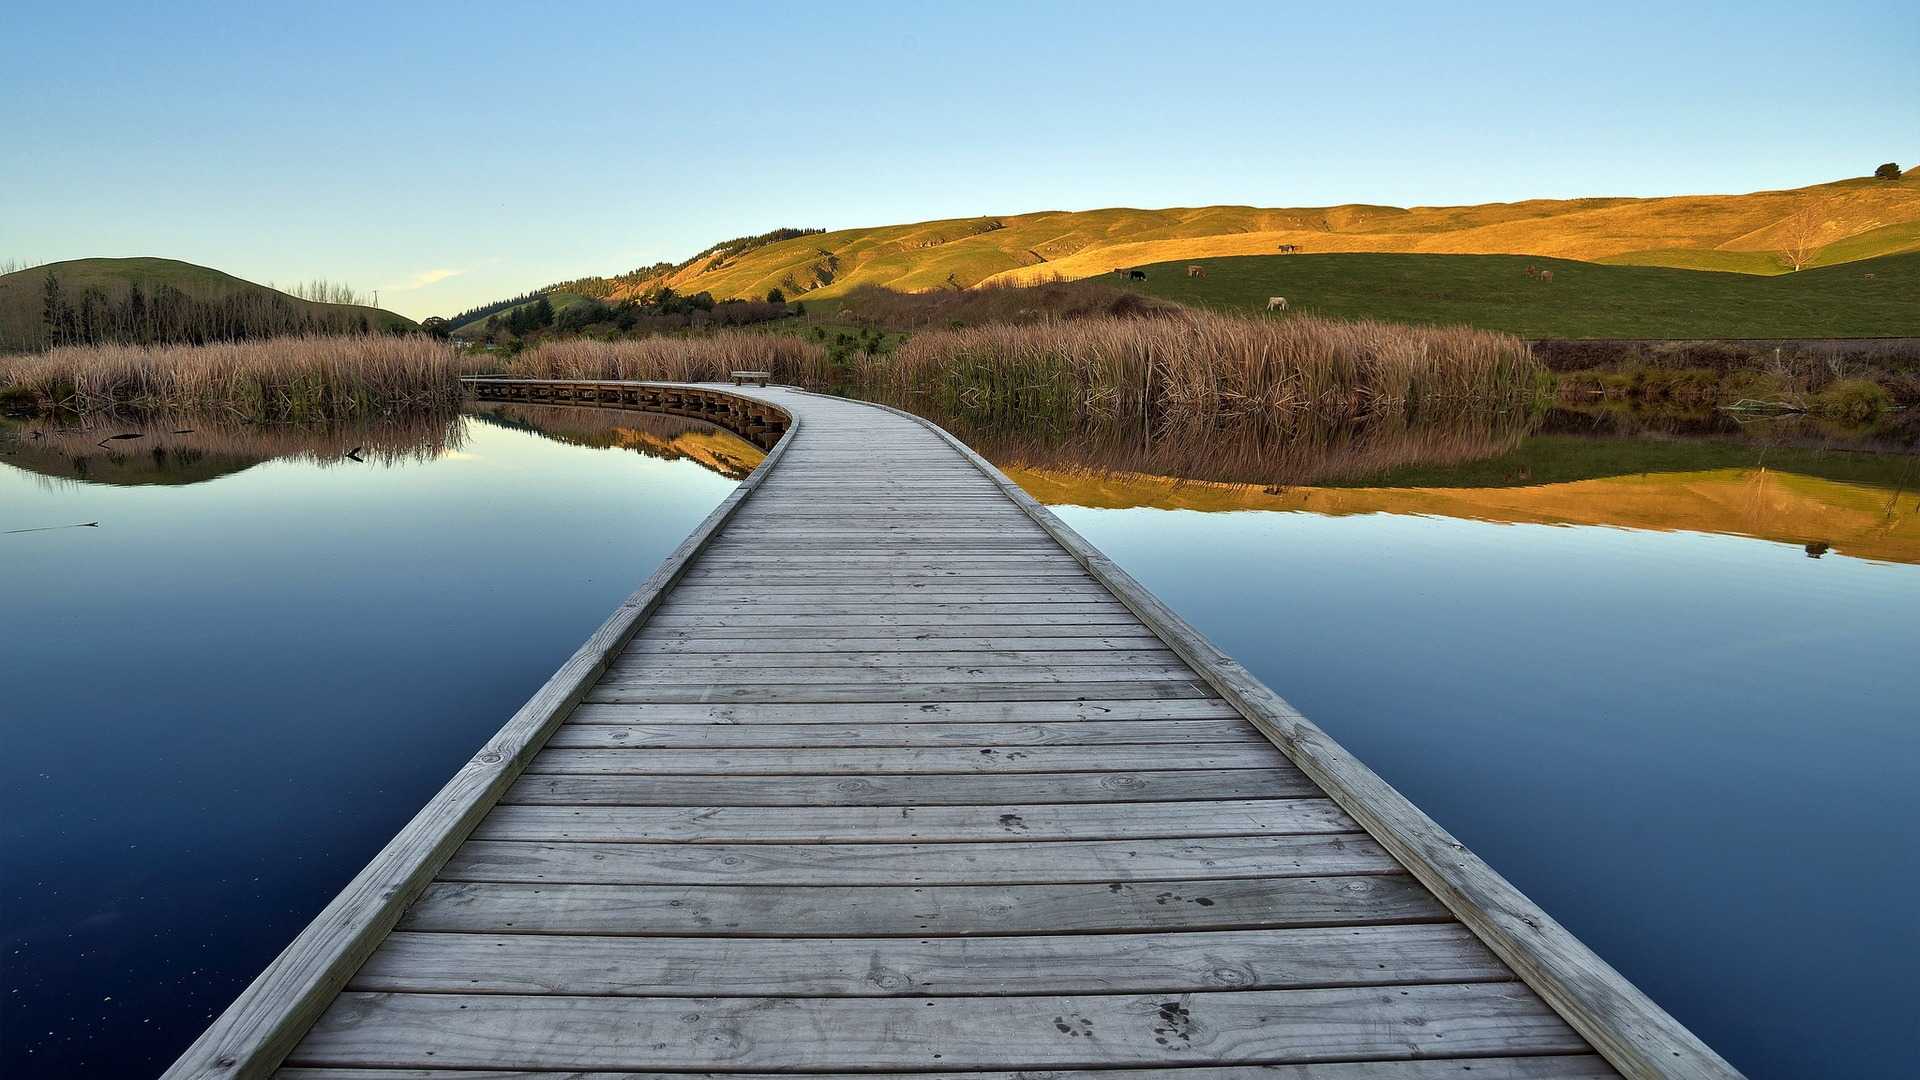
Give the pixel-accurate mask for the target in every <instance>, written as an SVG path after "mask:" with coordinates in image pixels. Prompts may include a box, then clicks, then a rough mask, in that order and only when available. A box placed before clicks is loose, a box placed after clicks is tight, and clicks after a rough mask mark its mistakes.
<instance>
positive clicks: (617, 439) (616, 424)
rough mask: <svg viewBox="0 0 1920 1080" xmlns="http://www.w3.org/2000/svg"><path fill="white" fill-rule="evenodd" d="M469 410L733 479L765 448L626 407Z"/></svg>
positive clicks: (481, 406) (480, 406) (695, 423)
mask: <svg viewBox="0 0 1920 1080" xmlns="http://www.w3.org/2000/svg"><path fill="white" fill-rule="evenodd" d="M469 412H470V413H471V415H472V416H473V417H474V418H475V419H478V420H482V421H484V422H486V423H490V424H498V425H500V426H502V427H511V428H517V429H520V430H522V431H532V432H535V433H537V434H540V435H544V436H546V437H547V438H549V439H553V440H554V441H556V442H563V443H568V444H570V445H573V446H590V447H597V448H600V449H621V450H633V451H637V452H638V453H642V454H645V455H646V456H648V457H655V458H662V459H664V460H667V461H691V462H693V463H694V464H696V465H699V466H700V467H702V468H704V469H707V470H709V471H711V472H716V473H719V474H720V475H721V476H725V477H728V478H730V479H734V480H741V479H745V478H746V475H747V474H748V473H750V472H752V471H753V470H754V468H755V467H756V466H758V465H759V464H760V462H761V461H763V460H765V459H766V456H767V455H766V451H764V450H761V449H760V448H759V447H757V446H755V445H753V444H752V443H750V442H748V441H746V440H745V439H742V438H741V437H740V436H738V435H735V434H734V433H732V432H730V431H726V430H724V429H722V428H717V427H714V426H713V425H712V424H709V423H705V422H703V421H700V420H691V419H686V418H684V417H678V416H665V415H662V414H659V413H648V412H639V411H636V410H632V409H596V408H591V407H589V406H583V405H523V404H518V403H514V404H493V403H489V402H481V403H476V404H473V405H471V406H469Z"/></svg>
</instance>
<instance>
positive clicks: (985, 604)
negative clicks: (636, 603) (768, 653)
mask: <svg viewBox="0 0 1920 1080" xmlns="http://www.w3.org/2000/svg"><path fill="white" fill-rule="evenodd" d="M660 614H661V615H663V616H666V617H669V618H672V617H675V616H686V615H749V616H752V617H754V618H758V617H760V616H762V615H806V616H809V617H816V616H821V615H896V616H899V615H910V616H936V617H939V618H942V619H944V620H946V621H948V622H953V621H970V620H972V619H973V618H974V617H975V616H981V615H986V616H995V617H998V616H1003V615H1052V616H1058V617H1065V618H1069V619H1073V620H1075V621H1077V620H1078V618H1079V617H1080V616H1085V615H1113V616H1116V617H1120V621H1126V622H1132V618H1131V616H1129V615H1127V609H1126V608H1124V607H1121V606H1120V604H1119V603H1118V602H1116V601H1112V600H1092V601H1089V600H1082V599H1079V598H1076V597H1071V596H1063V597H1061V598H1059V600H1058V601H1054V600H1051V599H1050V598H1048V597H1047V596H1045V595H1043V594H1033V595H1029V596H1026V597H1022V598H1019V599H1014V600H1005V601H997V600H981V601H978V602H976V603H965V602H959V601H954V600H949V599H946V598H944V597H939V596H927V597H916V596H911V595H905V594H893V595H890V596H888V597H887V598H885V599H884V600H882V599H875V600H874V601H873V602H871V603H869V602H864V601H861V600H858V599H851V600H842V601H836V602H834V603H821V602H818V601H798V600H778V601H767V602H765V603H756V602H751V601H749V602H740V601H733V602H721V603H712V604H708V603H702V602H700V601H698V600H670V601H668V602H667V603H666V604H664V605H662V610H661V612H660ZM957 616H964V618H960V619H956V617H957Z"/></svg>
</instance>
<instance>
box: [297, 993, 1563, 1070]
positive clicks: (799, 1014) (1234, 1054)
mask: <svg viewBox="0 0 1920 1080" xmlns="http://www.w3.org/2000/svg"><path fill="white" fill-rule="evenodd" d="M1584 1049H1585V1044H1584V1043H1583V1042H1581V1041H1580V1039H1579V1037H1578V1036H1576V1035H1574V1034H1573V1033H1572V1032H1571V1031H1570V1030H1568V1028H1567V1026H1566V1024H1565V1023H1564V1022H1563V1021H1561V1019H1560V1018H1559V1017H1558V1016H1556V1015H1554V1013H1553V1011H1552V1010H1551V1009H1548V1008H1547V1007H1546V1006H1545V1005H1544V1004H1542V1003H1541V1001H1540V1000H1539V998H1537V997H1535V996H1534V995H1533V994H1532V993H1531V992H1530V991H1528V990H1527V988H1526V987H1525V986H1522V985H1520V984H1518V983H1465V984H1449V985H1440V986H1407V987H1401V988H1398V989H1391V990H1383V989H1381V988H1374V987H1350V988H1338V989H1316V990H1244V991H1230V992H1222V993H1199V994H1192V995H1181V996H1175V997H1171V998H1170V997H1169V996H1168V995H1164V994H1149V995H1133V994H1118V995H1082V996H1073V997H1062V996H1044V997H1043V996H1021V997H986V998H926V997H910V998H764V997H761V998H724V997H722V998H619V997H561V996H539V995H524V996H523V995H506V994H472V995H453V994H365V993H346V994H342V995H341V996H340V998H339V1000H338V1001H337V1002H336V1003H335V1004H334V1006H333V1008H331V1009H329V1010H328V1011H327V1014H326V1015H325V1016H323V1017H322V1018H321V1019H320V1022H319V1023H318V1024H316V1025H314V1028H313V1031H312V1032H311V1033H310V1034H309V1035H308V1036H307V1038H306V1040H305V1041H304V1042H303V1043H301V1045H300V1047H299V1048H298V1049H297V1050H296V1051H295V1052H294V1054H293V1056H292V1058H291V1059H290V1061H291V1063H292V1064H296V1065H303V1064H312V1065H340V1064H355V1063H367V1064H375V1065H394V1066H440V1067H443V1068H445V1067H476V1068H478V1067H496V1068H497V1067H500V1066H509V1067H515V1068H556V1069H646V1068H680V1069H695V1068H714V1067H727V1068H749V1069H818V1068H820V1067H822V1066H829V1067H833V1066H837V1067H841V1068H853V1069H884V1068H920V1067H928V1066H941V1067H947V1068H981V1067H991V1068H1047V1067H1052V1066H1066V1067H1090V1066H1108V1065H1113V1066H1153V1065H1173V1064H1195V1065H1202V1064H1215V1063H1221V1062H1232V1063H1241V1062H1269V1061H1270V1062H1300V1061H1318V1060H1323V1059H1328V1058H1332V1059H1352V1058H1357V1057H1377V1058H1414V1057H1422V1056H1428V1055H1433V1054H1442V1053H1444V1054H1454V1055H1460V1054H1475V1053H1507V1054H1512V1053H1516V1052H1532V1053H1554V1052H1575V1051H1580V1050H1584Z"/></svg>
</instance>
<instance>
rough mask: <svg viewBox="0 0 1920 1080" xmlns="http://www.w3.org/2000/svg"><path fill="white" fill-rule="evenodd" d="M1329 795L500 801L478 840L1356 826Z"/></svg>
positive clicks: (887, 838)
mask: <svg viewBox="0 0 1920 1080" xmlns="http://www.w3.org/2000/svg"><path fill="white" fill-rule="evenodd" d="M1358 830H1359V826H1358V825H1355V824H1354V823H1353V819H1352V818H1350V817H1348V816H1347V815H1346V813H1345V812H1344V811H1342V810H1341V809H1340V808H1339V807H1337V806H1335V805H1334V804H1333V803H1331V802H1329V801H1327V800H1325V799H1238V800H1213V801H1206V802H1167V803H1141V802H1126V803H1044V804H1038V805H1023V804H1016V803H1003V804H1001V805H998V806H989V807H978V806H903V807H891V806H867V807H846V806H826V807H812V808H805V809H802V808H796V807H785V806H778V807H755V806H496V807H494V809H493V813H491V814H488V815H487V816H486V818H485V819H484V820H482V821H481V822H480V824H479V826H478V827H476V828H475V829H474V831H473V838H474V839H476V840H528V841H554V842H563V841H585V842H598V843H612V842H627V841H632V842H638V843H687V844H711V843H735V844H811V843H836V844H878V843H956V842H961V841H968V842H993V841H1004V842H1016V841H1028V840H1113V839H1173V838H1179V837H1206V836H1282V835H1307V834H1313V833H1352V832H1356V831H1358Z"/></svg>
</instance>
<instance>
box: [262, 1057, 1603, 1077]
mask: <svg viewBox="0 0 1920 1080" xmlns="http://www.w3.org/2000/svg"><path fill="white" fill-rule="evenodd" d="M274 1075H275V1080H562V1078H560V1077H556V1076H555V1075H554V1074H553V1073H551V1072H545V1071H542V1072H528V1071H511V1072H500V1071H496V1070H492V1069H488V1070H486V1071H484V1072H474V1071H470V1070H466V1069H459V1070H446V1069H327V1068H318V1069H298V1068H296V1069H282V1070H281V1071H280V1072H278V1073H276V1074H274ZM699 1075H700V1076H702V1077H705V1078H708V1080H793V1076H794V1075H795V1074H793V1073H784V1072H783V1073H744V1072H702V1073H700V1074H699ZM1618 1075H1619V1074H1618V1073H1616V1072H1614V1071H1613V1069H1612V1067H1611V1066H1609V1065H1608V1064H1607V1063H1606V1062H1605V1061H1604V1060H1602V1059H1601V1058H1599V1057H1598V1056H1596V1055H1593V1054H1555V1055H1552V1056H1546V1057H1521V1058H1510V1057H1509V1058H1486V1057H1474V1058H1447V1059H1441V1060H1426V1061H1352V1062H1321V1063H1316V1064H1313V1065H1201V1066H1191V1067H1174V1068H1165V1067H1156V1068H1152V1069H1099V1070H1095V1071H1088V1070H1082V1069H1066V1070H1061V1069H1048V1070H1047V1071H1046V1072H1045V1073H1034V1072H1030V1071H1027V1070H1024V1069H1023V1070H1021V1071H1020V1072H1017V1073H1015V1072H978V1071H974V1070H968V1071H966V1072H946V1071H943V1072H937V1073H935V1072H912V1073H903V1072H885V1073H876V1072H859V1073H846V1072H836V1073H807V1074H806V1076H807V1077H808V1080H1609V1078H1611V1077H1615V1076H1618ZM564 1080H687V1074H686V1073H659V1072H625V1071H622V1072H617V1073H610V1072H571V1071H570V1072H568V1073H566V1074H565V1077H564Z"/></svg>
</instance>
